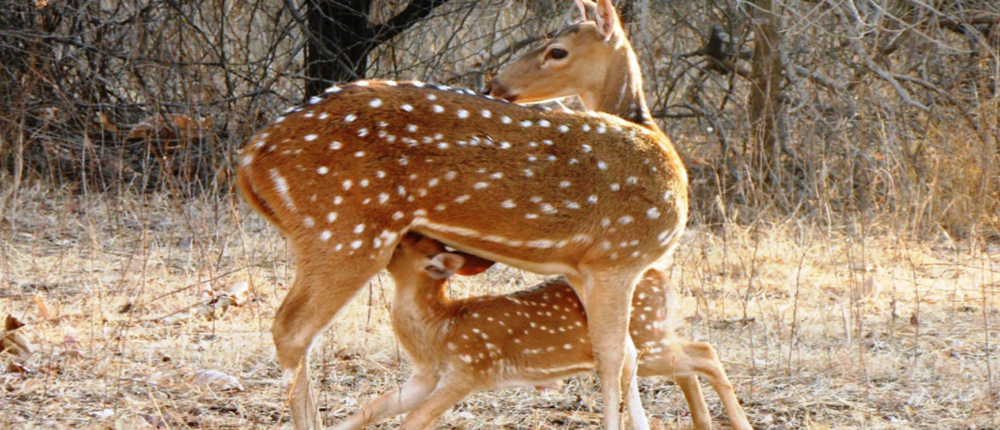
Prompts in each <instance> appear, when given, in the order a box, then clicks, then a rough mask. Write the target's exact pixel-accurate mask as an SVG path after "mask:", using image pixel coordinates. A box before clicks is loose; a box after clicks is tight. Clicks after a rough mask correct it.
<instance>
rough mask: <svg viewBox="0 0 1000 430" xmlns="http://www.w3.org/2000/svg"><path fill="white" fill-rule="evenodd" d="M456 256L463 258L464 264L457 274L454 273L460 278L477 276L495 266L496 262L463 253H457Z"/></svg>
mask: <svg viewBox="0 0 1000 430" xmlns="http://www.w3.org/2000/svg"><path fill="white" fill-rule="evenodd" d="M458 255H461V256H462V257H464V258H465V264H462V267H460V268H458V272H456V273H458V274H459V275H462V276H473V275H478V274H480V273H483V272H485V271H486V269H489V268H490V267H492V266H493V265H494V264H496V261H493V260H487V259H485V258H483V257H479V256H476V255H472V254H466V253H464V252H459V253H458Z"/></svg>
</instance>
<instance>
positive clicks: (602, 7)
mask: <svg viewBox="0 0 1000 430" xmlns="http://www.w3.org/2000/svg"><path fill="white" fill-rule="evenodd" d="M594 21H596V22H597V29H598V30H600V32H601V35H602V36H604V40H611V36H614V34H615V31H616V30H617V31H619V32H620V31H622V30H621V26H622V25H621V22H620V21H619V20H618V12H616V11H615V6H614V5H612V4H611V0H597V16H596V19H595V20H594Z"/></svg>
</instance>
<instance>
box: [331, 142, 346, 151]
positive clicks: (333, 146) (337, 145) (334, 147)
mask: <svg viewBox="0 0 1000 430" xmlns="http://www.w3.org/2000/svg"><path fill="white" fill-rule="evenodd" d="M343 147H344V144H343V143H340V142H337V141H336V140H334V141H333V142H330V149H331V150H334V151H336V150H338V149H340V148H343Z"/></svg>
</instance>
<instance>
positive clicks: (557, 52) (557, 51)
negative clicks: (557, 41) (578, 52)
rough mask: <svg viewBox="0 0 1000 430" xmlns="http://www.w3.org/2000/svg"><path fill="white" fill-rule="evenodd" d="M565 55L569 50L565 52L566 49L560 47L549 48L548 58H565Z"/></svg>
mask: <svg viewBox="0 0 1000 430" xmlns="http://www.w3.org/2000/svg"><path fill="white" fill-rule="evenodd" d="M567 55H569V52H566V50H565V49H562V48H552V49H550V50H549V58H552V59H555V60H561V59H563V58H566V56H567Z"/></svg>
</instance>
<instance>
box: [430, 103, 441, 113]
mask: <svg viewBox="0 0 1000 430" xmlns="http://www.w3.org/2000/svg"><path fill="white" fill-rule="evenodd" d="M431 109H433V110H434V113H441V112H444V108H443V107H441V105H434V106H431Z"/></svg>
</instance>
